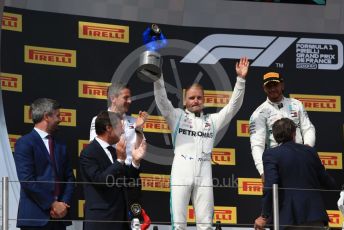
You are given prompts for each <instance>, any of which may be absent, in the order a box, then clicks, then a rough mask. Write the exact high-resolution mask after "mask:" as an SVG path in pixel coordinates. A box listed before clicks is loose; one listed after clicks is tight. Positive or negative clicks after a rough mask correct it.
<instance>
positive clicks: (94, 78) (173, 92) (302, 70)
mask: <svg viewBox="0 0 344 230" xmlns="http://www.w3.org/2000/svg"><path fill="white" fill-rule="evenodd" d="M155 23H158V22H155ZM148 26H150V25H149V24H147V23H141V22H129V21H120V20H110V19H105V18H91V17H81V16H72V15H64V14H54V13H45V12H44V13H43V12H38V11H29V10H19V9H15V8H6V9H5V13H4V17H3V20H2V28H3V30H4V31H3V34H2V36H3V37H2V39H1V41H2V53H1V55H2V56H1V60H2V63H1V65H2V66H1V69H2V71H3V72H2V73H1V76H0V80H1V87H2V90H3V98H4V107H5V115H6V123H7V128H8V131H9V134H10V135H9V138H10V143H11V146H12V147H13V146H14V144H15V142H16V140H17V139H18V138H19V137H20V136H22V135H24V134H25V133H28V132H30V130H31V129H32V122H31V118H30V115H29V105H30V103H31V102H32V101H33V100H34V99H36V98H38V97H49V98H54V99H56V100H58V101H59V102H60V103H61V104H62V107H63V109H62V110H61V111H62V114H61V115H62V120H63V122H62V123H61V128H60V131H59V134H58V135H59V136H60V137H61V138H62V139H64V140H65V142H66V143H67V146H68V149H69V157H70V160H71V161H72V163H73V168H74V173H75V175H76V178H77V179H78V180H79V177H78V156H79V153H80V151H81V150H82V149H83V148H84V147H85V146H86V145H87V144H88V139H89V129H90V122H91V119H92V117H93V116H95V115H96V114H97V113H98V112H99V111H100V110H103V109H106V107H107V105H106V97H107V93H106V88H107V86H108V85H109V84H110V83H111V82H112V81H121V82H123V83H128V84H129V85H130V87H131V89H132V94H133V103H132V106H131V110H130V113H132V114H134V115H135V114H137V113H138V112H139V111H140V110H146V111H148V112H149V113H150V114H151V116H150V118H149V120H148V121H147V123H146V124H145V127H144V130H145V136H146V138H147V140H148V142H149V150H148V151H149V153H148V154H147V157H146V160H145V161H144V162H143V163H142V174H141V177H142V181H143V192H142V196H141V201H142V205H143V207H144V208H145V209H146V211H147V212H148V214H149V215H150V217H151V219H152V220H153V222H168V221H170V214H169V191H170V190H169V179H170V178H169V174H170V169H171V162H172V158H173V152H172V150H171V149H172V146H171V143H172V141H171V137H170V132H171V131H170V129H169V127H168V125H167V123H166V121H165V120H164V119H163V117H161V114H160V113H159V111H158V110H157V108H156V104H155V102H154V96H153V84H151V83H146V82H142V81H140V80H139V79H138V78H137V76H136V72H135V70H136V68H137V67H138V56H139V54H140V53H141V52H142V51H144V49H145V48H144V46H142V45H143V44H142V40H143V39H142V33H143V31H144V30H145V29H146V28H147V27H148ZM160 27H161V28H162V31H163V33H164V34H165V36H166V37H167V38H168V46H167V47H165V48H163V49H161V50H160V51H159V52H160V53H161V54H162V56H163V62H164V63H163V73H164V78H165V80H166V82H167V83H166V85H167V91H168V96H169V98H170V100H171V101H172V102H173V104H174V106H175V107H178V106H179V107H182V106H183V96H182V92H183V89H184V88H185V87H186V86H187V85H189V84H191V83H192V82H194V81H198V82H200V83H201V84H202V85H204V88H205V103H206V106H207V109H206V112H216V111H218V110H219V109H221V108H222V107H223V106H224V105H225V104H226V103H227V102H228V100H229V98H230V97H231V93H232V89H233V86H234V84H235V80H236V75H235V66H234V65H235V61H236V60H238V59H239V58H240V57H241V56H244V55H245V56H248V57H249V58H250V61H251V68H250V70H249V74H248V79H247V89H246V94H245V99H244V103H243V106H242V108H241V109H240V111H239V112H238V114H237V115H236V116H235V117H234V119H233V120H232V122H231V123H230V125H229V127H228V128H225V129H224V130H223V131H222V132H221V133H220V134H219V135H218V137H217V141H216V146H215V148H214V150H213V161H214V164H213V177H214V191H215V193H214V194H215V206H216V207H215V214H214V221H218V220H219V221H221V222H222V223H226V224H229V225H239V226H247V225H250V226H251V225H252V223H253V221H254V219H255V217H256V216H257V215H259V213H260V204H261V201H260V198H261V194H262V182H261V180H260V179H259V175H258V173H257V171H256V169H255V166H254V164H253V159H252V156H251V152H250V143H249V137H248V136H249V133H248V130H249V129H248V119H249V117H250V115H251V114H252V112H253V111H254V110H255V108H256V107H258V106H259V105H260V104H261V103H262V102H263V101H264V100H265V99H266V97H265V94H264V92H263V89H262V75H263V73H264V72H266V71H268V70H274V71H278V72H280V73H281V74H282V75H283V76H284V78H285V85H286V91H285V95H286V96H289V97H293V98H297V99H299V100H300V101H302V103H303V104H304V106H305V108H306V110H307V111H308V113H309V116H310V119H311V120H312V122H313V124H314V125H315V127H316V130H317V141H316V147H317V149H318V151H319V156H320V158H321V160H322V162H323V164H324V165H325V167H326V168H327V169H328V171H329V173H330V174H331V175H332V176H333V177H334V178H335V179H336V180H337V182H338V185H341V184H343V183H344V179H343V178H344V173H343V159H342V156H343V124H344V121H343V117H344V116H343V111H342V97H343V96H344V88H343V85H344V69H343V42H344V36H343V35H332V34H331V35H329V34H303V33H292V32H288V33H287V32H272V31H269V32H268V31H248V30H230V29H214V28H200V27H179V26H170V25H160ZM197 44H200V45H202V47H203V48H204V49H203V50H201V51H199V52H195V49H194V48H195V47H196V46H197ZM300 176H302V175H300ZM338 196H339V193H338V192H324V197H325V199H326V204H327V209H328V212H329V215H330V218H331V225H332V226H334V227H336V226H337V227H339V226H341V223H342V216H341V215H340V213H339V211H337V207H336V201H337V198H338ZM83 204H84V200H83V194H82V188H81V186H78V187H77V192H76V194H75V202H74V204H73V207H72V212H73V215H74V218H75V219H82V218H83ZM188 220H189V221H190V223H192V222H194V221H195V216H194V212H193V209H192V206H191V205H190V206H189V208H188Z"/></svg>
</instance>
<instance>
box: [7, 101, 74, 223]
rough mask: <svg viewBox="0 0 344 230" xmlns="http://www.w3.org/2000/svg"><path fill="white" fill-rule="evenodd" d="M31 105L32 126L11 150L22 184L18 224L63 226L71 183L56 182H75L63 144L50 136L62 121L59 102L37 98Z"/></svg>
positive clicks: (69, 199)
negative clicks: (12, 150)
mask: <svg viewBox="0 0 344 230" xmlns="http://www.w3.org/2000/svg"><path fill="white" fill-rule="evenodd" d="M30 109H31V116H32V121H33V123H34V129H33V130H32V131H31V132H30V133H29V134H26V135H25V136H23V137H22V138H20V139H18V141H17V143H16V145H15V150H14V160H15V164H16V168H17V174H18V178H19V180H20V185H21V191H20V201H19V208H18V220H17V227H19V228H21V229H23V230H27V229H30V230H36V229H37V230H38V229H40V230H64V229H66V226H67V225H71V222H67V221H63V218H64V217H65V216H66V215H67V213H68V209H69V207H70V204H71V201H72V194H73V191H74V184H73V183H59V182H74V176H73V171H72V168H71V166H70V164H69V162H70V161H69V159H68V156H67V152H66V146H65V145H64V144H62V143H60V142H59V141H58V140H55V138H53V136H52V134H53V133H54V131H55V130H56V129H57V127H58V124H59V123H60V122H61V117H60V105H59V103H58V102H57V101H55V100H52V99H48V98H39V99H37V100H35V101H34V102H33V103H32V104H31V108H30ZM51 219H53V220H54V221H49V220H51ZM56 220H61V221H56Z"/></svg>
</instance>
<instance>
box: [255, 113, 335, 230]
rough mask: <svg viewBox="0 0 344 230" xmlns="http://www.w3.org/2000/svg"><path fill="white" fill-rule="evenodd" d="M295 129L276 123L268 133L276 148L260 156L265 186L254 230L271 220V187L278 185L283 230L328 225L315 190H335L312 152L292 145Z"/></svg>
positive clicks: (289, 123)
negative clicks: (276, 145) (275, 142)
mask: <svg viewBox="0 0 344 230" xmlns="http://www.w3.org/2000/svg"><path fill="white" fill-rule="evenodd" d="M295 131H296V125H295V123H294V122H293V121H292V120H290V119H289V118H282V119H280V120H277V121H276V122H275V123H274V124H273V126H272V133H273V136H274V138H275V140H276V141H277V143H278V144H279V146H278V147H275V148H272V149H268V150H266V151H265V152H264V155H263V164H264V173H265V184H264V192H263V200H262V203H263V207H262V213H261V216H259V217H258V218H257V219H256V221H255V229H263V228H264V226H265V225H266V223H267V220H268V219H269V217H271V216H272V189H271V188H272V185H273V184H278V187H279V188H280V190H279V192H278V194H279V195H278V196H279V221H280V225H281V228H285V229H300V228H301V229H302V227H304V228H305V229H309V230H311V229H320V228H319V227H325V226H327V224H328V221H329V219H328V216H327V213H326V208H325V205H324V202H323V199H322V195H321V192H320V191H319V189H323V188H326V189H335V188H336V184H335V182H334V180H333V178H332V177H330V176H329V175H328V174H327V172H326V171H325V168H324V166H323V165H322V163H321V161H320V159H319V156H318V154H317V152H316V150H315V149H314V148H312V147H309V146H306V145H302V144H297V143H295ZM295 226H296V227H295Z"/></svg>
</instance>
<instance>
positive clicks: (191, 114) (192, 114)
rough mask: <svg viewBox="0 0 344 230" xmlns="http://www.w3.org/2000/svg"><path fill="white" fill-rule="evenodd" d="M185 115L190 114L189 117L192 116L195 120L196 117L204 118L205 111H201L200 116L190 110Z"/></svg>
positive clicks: (186, 110)
mask: <svg viewBox="0 0 344 230" xmlns="http://www.w3.org/2000/svg"><path fill="white" fill-rule="evenodd" d="M185 113H186V114H188V115H189V116H192V117H193V118H194V117H202V116H203V111H201V112H200V113H199V115H198V116H197V115H196V114H195V113H193V112H190V111H189V110H188V109H185Z"/></svg>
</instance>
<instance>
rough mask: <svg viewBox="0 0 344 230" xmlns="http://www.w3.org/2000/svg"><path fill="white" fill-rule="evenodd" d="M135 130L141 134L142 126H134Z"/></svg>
mask: <svg viewBox="0 0 344 230" xmlns="http://www.w3.org/2000/svg"><path fill="white" fill-rule="evenodd" d="M135 132H136V133H140V134H142V133H143V128H142V127H136V128H135Z"/></svg>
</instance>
